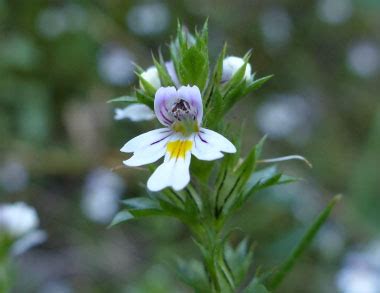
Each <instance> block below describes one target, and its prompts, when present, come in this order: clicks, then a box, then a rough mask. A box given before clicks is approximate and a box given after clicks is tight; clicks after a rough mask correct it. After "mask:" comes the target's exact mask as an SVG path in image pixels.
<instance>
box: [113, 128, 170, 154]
mask: <svg viewBox="0 0 380 293" xmlns="http://www.w3.org/2000/svg"><path fill="white" fill-rule="evenodd" d="M171 133H172V131H171V130H170V129H169V128H159V129H155V130H151V131H149V132H146V133H143V134H140V135H139V136H136V137H135V138H133V139H131V140H130V141H128V142H127V143H126V144H125V145H124V146H123V147H122V148H121V149H120V151H121V152H124V153H133V152H135V151H139V150H142V149H143V148H144V147H147V146H150V145H151V144H155V143H158V142H159V141H161V140H163V139H165V137H169V136H170V134H171Z"/></svg>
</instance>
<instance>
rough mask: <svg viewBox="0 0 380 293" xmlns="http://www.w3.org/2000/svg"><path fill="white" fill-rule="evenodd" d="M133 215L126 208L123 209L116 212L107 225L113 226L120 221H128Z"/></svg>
mask: <svg viewBox="0 0 380 293" xmlns="http://www.w3.org/2000/svg"><path fill="white" fill-rule="evenodd" d="M134 218H135V217H134V216H133V215H132V214H131V213H130V212H129V211H128V210H123V211H121V212H118V213H117V214H116V216H115V217H114V218H113V220H112V222H111V224H110V225H109V227H113V226H115V225H117V224H120V223H122V222H126V221H129V220H131V219H134Z"/></svg>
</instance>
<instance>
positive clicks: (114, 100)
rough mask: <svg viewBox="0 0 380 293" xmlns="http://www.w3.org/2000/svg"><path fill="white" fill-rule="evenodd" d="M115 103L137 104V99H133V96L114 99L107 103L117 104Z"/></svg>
mask: <svg viewBox="0 0 380 293" xmlns="http://www.w3.org/2000/svg"><path fill="white" fill-rule="evenodd" d="M115 102H127V103H135V102H137V98H136V97H131V96H121V97H118V98H114V99H111V100H108V101H107V103H115Z"/></svg>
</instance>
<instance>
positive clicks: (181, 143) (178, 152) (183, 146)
mask: <svg viewBox="0 0 380 293" xmlns="http://www.w3.org/2000/svg"><path fill="white" fill-rule="evenodd" d="M192 147H193V142H192V141H191V140H175V141H171V142H169V143H168V145H167V151H168V153H169V155H170V159H173V158H175V159H176V160H178V159H179V158H182V159H184V158H185V156H186V153H187V152H188V151H190V150H191V148H192Z"/></svg>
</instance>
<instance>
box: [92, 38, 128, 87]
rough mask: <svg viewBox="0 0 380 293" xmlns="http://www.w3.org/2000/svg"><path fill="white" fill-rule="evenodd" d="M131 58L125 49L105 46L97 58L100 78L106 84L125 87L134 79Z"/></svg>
mask: <svg viewBox="0 0 380 293" xmlns="http://www.w3.org/2000/svg"><path fill="white" fill-rule="evenodd" d="M132 62H133V61H132V56H131V54H130V53H129V52H128V50H127V49H125V48H123V47H119V46H114V45H109V46H106V47H105V48H104V49H103V50H102V51H101V53H100V55H99V58H98V71H99V75H100V77H101V78H102V79H103V80H104V81H105V82H107V83H110V84H112V85H116V86H126V85H128V84H129V83H130V82H131V81H132V80H133V78H134V67H133V64H132Z"/></svg>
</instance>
